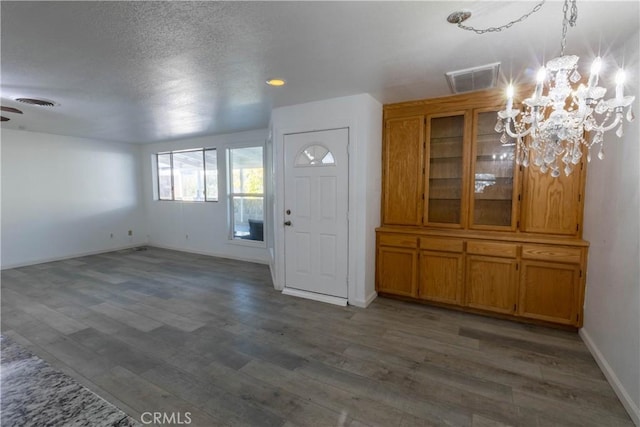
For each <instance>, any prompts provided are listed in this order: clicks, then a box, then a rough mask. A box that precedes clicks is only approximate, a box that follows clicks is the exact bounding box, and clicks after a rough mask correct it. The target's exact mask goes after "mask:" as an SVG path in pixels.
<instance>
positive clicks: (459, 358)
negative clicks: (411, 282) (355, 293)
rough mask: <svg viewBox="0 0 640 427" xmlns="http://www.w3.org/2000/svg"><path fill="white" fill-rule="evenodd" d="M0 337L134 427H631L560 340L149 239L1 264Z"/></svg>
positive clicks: (554, 333)
mask: <svg viewBox="0 0 640 427" xmlns="http://www.w3.org/2000/svg"><path fill="white" fill-rule="evenodd" d="M2 334H4V335H7V336H10V337H11V338H13V339H14V340H15V341H17V342H18V343H20V344H22V345H24V346H26V347H28V348H29V349H30V350H31V351H32V352H34V353H35V354H37V355H39V356H40V357H42V358H43V359H45V360H46V361H48V362H49V363H50V364H52V365H53V366H55V367H57V368H58V369H60V370H62V371H64V372H66V373H68V374H70V375H71V376H72V377H74V378H75V379H77V380H78V381H79V382H81V383H82V384H84V385H85V386H87V387H88V388H90V389H91V390H93V391H95V392H96V393H98V394H99V395H100V396H102V397H104V398H105V399H106V400H108V401H110V402H111V403H113V404H115V405H116V406H118V407H119V408H121V409H122V410H124V411H125V412H127V413H128V414H129V415H131V416H133V417H134V418H135V419H137V420H140V416H141V414H143V413H145V412H151V413H153V412H163V413H167V414H170V413H172V412H173V413H179V414H181V415H180V416H181V417H182V420H181V421H183V422H184V421H185V414H186V413H187V412H188V413H189V419H190V420H191V421H192V422H191V424H190V425H196V426H217V425H224V426H227V425H229V426H231V425H233V426H235V425H248V426H294V425H295V426H314V425H315V426H362V425H380V426H442V425H450V426H476V427H481V426H483V427H484V426H505V425H511V426H540V427H543V426H544V427H546V426H581V427H583V426H598V427H602V426H607V427H609V426H631V425H633V424H632V422H631V420H630V418H629V417H628V415H627V414H626V412H625V410H624V408H623V407H622V405H621V404H620V402H619V401H618V399H617V398H616V396H615V394H614V392H613V391H612V389H611V387H610V386H609V384H608V383H607V382H606V380H605V378H604V376H603V375H602V373H601V372H600V370H599V369H598V367H597V365H596V363H595V362H594V360H593V359H592V357H591V355H590V354H589V352H588V350H587V349H586V347H585V345H584V344H583V343H582V341H581V340H580V338H579V336H578V335H577V334H575V333H571V332H566V331H559V330H554V329H547V328H544V327H538V326H530V325H523V324H518V323H512V322H509V321H502V320H497V319H490V318H484V317H480V316H476V315H472V314H466V313H459V312H453V311H448V310H444V309H439V308H432V307H428V306H421V305H416V304H412V303H404V302H400V301H394V300H389V299H383V298H378V299H377V300H376V301H374V302H373V303H372V304H371V306H370V307H369V308H367V309H359V308H354V307H337V306H332V305H328V304H323V303H319V302H314V301H308V300H304V299H298V298H294V297H289V296H284V295H282V294H280V293H279V292H277V291H275V290H274V289H273V287H272V285H271V279H270V274H269V271H268V268H267V267H266V266H264V265H258V264H251V263H245V262H240V261H231V260H225V259H220V258H212V257H206V256H200V255H194V254H187V253H181V252H174V251H168V250H162V249H156V248H149V249H148V250H146V251H121V252H113V253H109V254H103V255H95V256H88V257H83V258H77V259H73V260H67V261H60V262H52V263H47V264H40V265H35V266H30V267H23V268H17V269H12V270H5V271H3V272H2ZM174 421H177V419H176V418H174ZM176 424H177V423H176ZM165 425H166V424H165Z"/></svg>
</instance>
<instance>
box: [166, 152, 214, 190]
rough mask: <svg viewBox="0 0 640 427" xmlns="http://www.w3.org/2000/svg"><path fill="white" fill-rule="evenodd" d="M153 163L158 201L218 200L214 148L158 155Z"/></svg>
mask: <svg viewBox="0 0 640 427" xmlns="http://www.w3.org/2000/svg"><path fill="white" fill-rule="evenodd" d="M156 161H157V165H158V199H159V200H180V201H189V202H204V201H207V202H215V201H217V200H218V156H217V153H216V150H215V148H210V149H204V148H200V149H197V150H184V151H172V152H169V153H158V154H156Z"/></svg>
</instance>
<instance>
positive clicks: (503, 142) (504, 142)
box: [500, 133, 509, 144]
mask: <svg viewBox="0 0 640 427" xmlns="http://www.w3.org/2000/svg"><path fill="white" fill-rule="evenodd" d="M508 142H509V137H508V136H507V134H506V133H503V134H502V136H501V137H500V143H501V144H506V143H508Z"/></svg>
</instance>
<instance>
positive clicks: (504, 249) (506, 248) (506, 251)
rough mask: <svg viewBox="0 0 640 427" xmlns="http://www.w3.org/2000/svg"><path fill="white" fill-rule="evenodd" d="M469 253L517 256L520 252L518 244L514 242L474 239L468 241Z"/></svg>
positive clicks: (506, 256)
mask: <svg viewBox="0 0 640 427" xmlns="http://www.w3.org/2000/svg"><path fill="white" fill-rule="evenodd" d="M467 253H468V254H476V255H488V256H498V257H505V258H515V257H516V255H517V253H518V246H517V245H515V244H513V243H496V242H483V241H477V240H472V241H470V242H467Z"/></svg>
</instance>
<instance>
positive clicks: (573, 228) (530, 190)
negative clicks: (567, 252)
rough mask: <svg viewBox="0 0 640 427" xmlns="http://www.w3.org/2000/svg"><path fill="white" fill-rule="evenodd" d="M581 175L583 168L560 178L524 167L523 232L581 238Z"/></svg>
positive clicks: (577, 168) (521, 228)
mask: <svg viewBox="0 0 640 427" xmlns="http://www.w3.org/2000/svg"><path fill="white" fill-rule="evenodd" d="M582 176H583V171H581V168H580V167H576V170H575V171H574V172H573V174H571V175H569V176H565V175H564V174H561V175H560V176H559V177H557V178H554V177H552V176H551V175H550V174H548V173H547V174H543V173H541V172H540V170H539V169H538V168H537V167H535V166H530V167H527V168H524V178H523V189H522V206H521V210H522V215H521V224H520V230H521V231H525V232H528V233H546V234H563V235H571V236H574V235H575V236H578V237H579V236H580V229H579V223H580V221H582V200H581V191H582V179H583V178H582Z"/></svg>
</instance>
